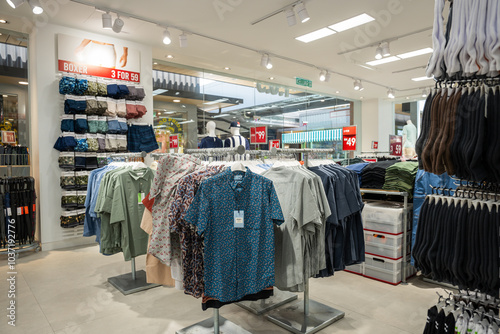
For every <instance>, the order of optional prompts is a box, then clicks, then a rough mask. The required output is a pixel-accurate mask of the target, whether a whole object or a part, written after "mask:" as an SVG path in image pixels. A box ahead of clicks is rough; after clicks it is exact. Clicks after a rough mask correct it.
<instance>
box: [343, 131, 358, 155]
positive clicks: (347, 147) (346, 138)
mask: <svg viewBox="0 0 500 334" xmlns="http://www.w3.org/2000/svg"><path fill="white" fill-rule="evenodd" d="M342 149H343V150H344V151H356V125H353V126H344V127H343V128H342Z"/></svg>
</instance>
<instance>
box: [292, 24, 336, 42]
mask: <svg viewBox="0 0 500 334" xmlns="http://www.w3.org/2000/svg"><path fill="white" fill-rule="evenodd" d="M333 34H335V31H333V30H331V29H328V28H321V29H319V30H316V31H313V32H310V33H308V34H305V35H302V36H299V37H295V39H296V40H299V41H301V42H304V43H309V42H312V41H315V40H317V39H320V38H323V37H326V36H330V35H333Z"/></svg>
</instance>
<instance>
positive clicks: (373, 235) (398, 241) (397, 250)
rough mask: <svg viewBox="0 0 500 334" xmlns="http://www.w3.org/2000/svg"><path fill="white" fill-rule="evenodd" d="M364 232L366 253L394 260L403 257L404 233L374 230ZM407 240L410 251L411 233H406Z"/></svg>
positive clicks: (407, 247) (408, 250)
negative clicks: (395, 233)
mask: <svg viewBox="0 0 500 334" xmlns="http://www.w3.org/2000/svg"><path fill="white" fill-rule="evenodd" d="M364 233H365V252H366V253H369V254H371V255H375V256H377V255H378V256H382V257H386V258H389V259H392V260H399V259H400V258H402V257H403V234H399V235H391V234H385V233H380V232H372V231H364ZM406 240H407V243H406V249H407V253H409V252H410V246H411V245H410V240H411V233H407V234H406Z"/></svg>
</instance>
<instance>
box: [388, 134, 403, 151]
mask: <svg viewBox="0 0 500 334" xmlns="http://www.w3.org/2000/svg"><path fill="white" fill-rule="evenodd" d="M389 154H390V155H396V156H401V155H403V137H402V136H394V135H390V136H389Z"/></svg>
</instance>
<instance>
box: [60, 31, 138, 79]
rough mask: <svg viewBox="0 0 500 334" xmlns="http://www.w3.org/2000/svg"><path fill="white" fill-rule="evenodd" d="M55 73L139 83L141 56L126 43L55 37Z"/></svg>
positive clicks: (62, 36)
mask: <svg viewBox="0 0 500 334" xmlns="http://www.w3.org/2000/svg"><path fill="white" fill-rule="evenodd" d="M57 42H58V44H57V49H58V51H57V55H58V70H59V71H60V72H69V73H76V74H83V75H91V76H95V77H100V78H107V79H117V80H123V81H132V82H140V81H141V53H140V51H139V50H136V49H134V48H130V47H129V46H128V44H127V42H123V43H122V42H120V43H106V42H103V41H97V40H93V39H90V38H81V37H74V36H68V35H64V34H58V36H57Z"/></svg>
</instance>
